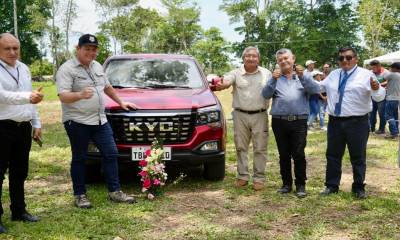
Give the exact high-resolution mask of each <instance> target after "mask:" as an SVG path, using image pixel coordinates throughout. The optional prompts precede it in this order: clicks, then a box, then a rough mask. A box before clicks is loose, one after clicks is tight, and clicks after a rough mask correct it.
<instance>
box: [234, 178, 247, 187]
mask: <svg viewBox="0 0 400 240" xmlns="http://www.w3.org/2000/svg"><path fill="white" fill-rule="evenodd" d="M247 183H248V182H247V181H246V180H243V179H238V180H236V184H235V186H236V187H244V186H246V185H247Z"/></svg>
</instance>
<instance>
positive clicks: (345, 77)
mask: <svg viewBox="0 0 400 240" xmlns="http://www.w3.org/2000/svg"><path fill="white" fill-rule="evenodd" d="M357 68H358V67H356V68H354V70H353V71H351V73H350V74H348V75H347V76H343V79H342V72H343V70H342V71H340V76H339V87H338V90H339V91H340V89H341V88H342V87H344V86H343V85H345V84H346V82H347V80H348V79H349V78H350V76H351V75H352V74H353V73H354V72H355V71H356V70H357Z"/></svg>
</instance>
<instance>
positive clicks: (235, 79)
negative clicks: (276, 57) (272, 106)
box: [224, 66, 272, 111]
mask: <svg viewBox="0 0 400 240" xmlns="http://www.w3.org/2000/svg"><path fill="white" fill-rule="evenodd" d="M271 77H272V74H271V72H270V71H269V70H268V69H266V68H263V67H258V68H257V70H256V71H255V72H254V73H248V72H246V70H245V68H244V66H241V67H240V68H237V69H235V70H233V71H231V72H229V73H227V74H226V75H225V76H224V79H226V80H229V81H231V82H232V87H233V91H232V95H233V100H232V107H233V108H234V109H241V110H245V111H257V110H261V109H267V108H268V100H266V99H265V98H264V97H263V96H262V94H261V92H262V89H263V88H264V86H265V84H266V83H267V80H268V79H270V78H271Z"/></svg>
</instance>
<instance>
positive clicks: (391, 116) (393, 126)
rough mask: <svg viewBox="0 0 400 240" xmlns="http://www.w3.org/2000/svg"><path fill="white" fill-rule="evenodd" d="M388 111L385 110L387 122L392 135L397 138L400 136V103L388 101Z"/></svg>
mask: <svg viewBox="0 0 400 240" xmlns="http://www.w3.org/2000/svg"><path fill="white" fill-rule="evenodd" d="M385 107H386V109H385V115H386V117H385V118H386V120H387V121H388V123H389V130H390V135H392V136H396V135H398V134H399V126H398V125H399V123H398V120H399V113H398V111H399V110H398V108H399V101H396V100H387V101H386V106H385Z"/></svg>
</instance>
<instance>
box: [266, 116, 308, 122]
mask: <svg viewBox="0 0 400 240" xmlns="http://www.w3.org/2000/svg"><path fill="white" fill-rule="evenodd" d="M272 118H276V119H283V120H286V121H296V120H304V119H308V115H272Z"/></svg>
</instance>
